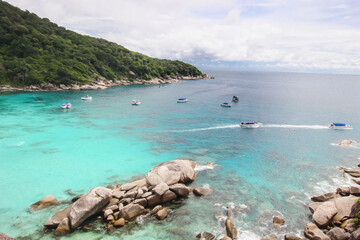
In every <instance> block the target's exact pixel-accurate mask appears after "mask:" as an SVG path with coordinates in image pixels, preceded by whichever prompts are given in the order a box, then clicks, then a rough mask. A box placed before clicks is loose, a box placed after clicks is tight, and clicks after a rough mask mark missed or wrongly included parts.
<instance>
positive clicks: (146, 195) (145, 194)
mask: <svg viewBox="0 0 360 240" xmlns="http://www.w3.org/2000/svg"><path fill="white" fill-rule="evenodd" d="M151 194H152V192H146V193H144V194H143V195H141V197H142V198H147V197H149V196H150V195H151Z"/></svg>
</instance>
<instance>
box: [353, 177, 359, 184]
mask: <svg viewBox="0 0 360 240" xmlns="http://www.w3.org/2000/svg"><path fill="white" fill-rule="evenodd" d="M351 180H353V182H354V183H356V184H358V185H360V179H356V178H353V179H351Z"/></svg>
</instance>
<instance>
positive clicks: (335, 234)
mask: <svg viewBox="0 0 360 240" xmlns="http://www.w3.org/2000/svg"><path fill="white" fill-rule="evenodd" d="M327 235H328V236H329V237H330V239H331V240H348V239H349V238H350V233H348V232H345V230H344V229H341V228H338V227H336V228H333V229H331V230H330V231H329V232H328V233H327Z"/></svg>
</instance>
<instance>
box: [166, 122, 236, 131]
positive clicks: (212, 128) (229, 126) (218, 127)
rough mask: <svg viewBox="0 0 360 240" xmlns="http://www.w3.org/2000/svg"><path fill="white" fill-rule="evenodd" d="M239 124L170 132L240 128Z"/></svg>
mask: <svg viewBox="0 0 360 240" xmlns="http://www.w3.org/2000/svg"><path fill="white" fill-rule="evenodd" d="M239 127H240V125H239V124H232V125H221V126H215V127H208V128H193V129H187V130H174V131H170V132H198V131H208V130H217V129H225V128H239Z"/></svg>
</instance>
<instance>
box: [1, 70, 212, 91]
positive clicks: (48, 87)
mask: <svg viewBox="0 0 360 240" xmlns="http://www.w3.org/2000/svg"><path fill="white" fill-rule="evenodd" d="M199 79H213V77H210V76H209V75H207V74H203V75H200V76H179V77H175V78H171V77H168V78H153V79H151V80H143V79H138V78H136V79H135V80H134V81H131V80H129V79H127V78H124V79H122V80H107V79H106V78H104V77H96V79H95V80H94V81H93V82H92V83H91V84H83V85H79V84H71V85H64V84H60V85H54V84H52V83H42V84H40V85H30V86H24V87H13V86H11V85H0V92H3V91H65V90H74V91H77V90H97V89H107V88H109V87H114V86H127V85H153V84H168V83H175V82H180V81H181V80H199Z"/></svg>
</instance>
